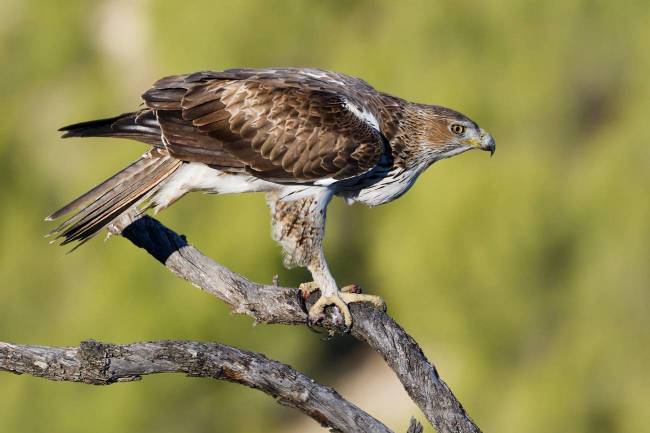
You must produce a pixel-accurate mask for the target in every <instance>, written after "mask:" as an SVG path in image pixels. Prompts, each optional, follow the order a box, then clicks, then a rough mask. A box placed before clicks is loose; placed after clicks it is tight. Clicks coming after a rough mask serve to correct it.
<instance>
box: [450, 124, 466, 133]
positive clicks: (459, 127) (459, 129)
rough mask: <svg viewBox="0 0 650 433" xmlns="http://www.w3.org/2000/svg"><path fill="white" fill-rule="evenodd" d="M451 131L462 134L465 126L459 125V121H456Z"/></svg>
mask: <svg viewBox="0 0 650 433" xmlns="http://www.w3.org/2000/svg"><path fill="white" fill-rule="evenodd" d="M451 132H453V133H454V134H456V135H461V134H462V133H463V132H465V127H464V126H463V125H459V124H458V123H454V124H453V125H451Z"/></svg>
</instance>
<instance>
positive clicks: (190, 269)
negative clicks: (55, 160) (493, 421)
mask: <svg viewBox="0 0 650 433" xmlns="http://www.w3.org/2000/svg"><path fill="white" fill-rule="evenodd" d="M121 234H122V236H124V237H125V238H127V239H129V240H130V241H131V242H132V243H133V244H135V245H137V246H138V247H141V248H144V249H145V250H146V251H147V252H148V253H149V254H151V255H152V256H153V257H155V258H156V259H157V260H158V261H160V262H161V263H163V264H164V265H165V266H166V267H167V268H169V269H170V270H171V271H172V272H174V273H175V274H176V275H178V276H179V277H181V278H183V279H185V280H187V281H189V282H190V283H192V284H193V285H195V286H197V287H199V288H201V289H202V290H204V291H206V292H208V293H210V294H212V295H214V296H216V297H217V298H219V299H221V300H222V301H224V302H226V303H227V304H228V305H229V306H230V307H231V309H232V310H233V311H234V312H235V313H241V314H248V315H250V316H252V317H253V318H255V320H256V321H257V322H261V323H286V324H307V314H306V313H305V310H304V306H303V305H301V301H300V297H299V295H298V293H299V292H298V289H296V288H289V287H279V286H269V285H264V284H258V283H255V282H252V281H249V280H247V279H246V278H244V277H242V276H241V275H239V274H237V273H235V272H233V271H231V270H229V269H228V268H226V267H224V266H222V265H220V264H218V263H216V262H215V261H214V260H212V259H210V258H209V257H207V256H205V255H203V254H202V253H201V252H200V251H199V250H197V249H196V248H194V247H193V246H191V245H189V244H188V243H187V240H186V239H185V237H183V236H180V235H178V234H176V233H175V232H173V231H172V230H170V229H168V228H167V227H165V226H164V225H162V224H161V223H160V222H158V221H157V220H155V219H153V218H151V217H149V216H144V217H142V218H140V219H137V220H136V221H135V222H133V223H132V224H130V225H129V226H128V227H126V229H124V230H123V232H122V233H121ZM316 298H317V295H316V294H314V295H312V298H310V300H308V303H307V304H308V306H309V305H310V302H313V301H314V300H315V299H316ZM350 312H351V313H352V316H353V319H354V323H353V325H352V329H351V334H352V335H353V336H354V337H356V338H357V339H359V340H363V341H365V342H366V343H367V344H368V345H369V346H370V347H372V348H373V349H374V350H376V351H377V352H379V354H381V356H382V357H383V358H384V360H385V361H386V363H387V364H388V365H389V366H390V368H391V369H392V370H393V371H394V372H395V374H396V375H397V377H398V378H399V380H400V381H401V382H402V384H403V386H404V388H405V389H406V392H407V393H408V394H409V396H410V397H411V399H413V401H414V402H415V403H416V404H417V405H418V406H419V407H420V409H421V410H422V412H423V413H424V415H425V416H426V417H427V419H428V420H429V422H430V423H431V424H432V425H433V426H434V427H435V428H436V430H438V432H440V433H452V432H453V433H479V432H480V431H481V430H480V429H479V428H478V426H477V425H476V424H475V423H474V422H473V421H472V419H471V418H470V417H469V415H468V414H467V412H465V409H464V408H463V406H462V405H461V404H460V402H459V401H458V400H457V399H456V397H455V396H454V394H453V393H452V391H451V390H450V389H449V387H448V386H447V384H446V383H445V382H444V381H443V380H442V379H441V378H440V376H439V375H438V372H437V371H436V368H435V367H434V366H433V364H432V363H431V362H429V360H428V359H427V358H426V356H425V355H424V353H423V352H422V349H421V348H420V346H419V345H418V344H417V343H416V342H415V340H414V339H413V338H412V337H411V336H410V335H408V334H407V333H406V332H405V331H404V329H403V328H402V327H401V326H399V325H398V324H397V323H396V322H395V321H394V320H393V319H392V318H391V317H390V316H388V314H386V313H385V312H383V311H380V310H378V309H376V308H373V307H372V306H370V305H368V304H365V303H355V304H351V305H350ZM323 326H324V327H325V328H326V329H328V330H330V331H333V332H337V331H340V329H339V328H337V327H336V325H335V324H334V323H333V322H332V321H330V320H326V321H325V323H324V324H323Z"/></svg>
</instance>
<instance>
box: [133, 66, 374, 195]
mask: <svg viewBox="0 0 650 433" xmlns="http://www.w3.org/2000/svg"><path fill="white" fill-rule="evenodd" d="M319 73H323V74H325V73H324V72H320V71H319ZM335 78H338V77H335ZM344 79H346V80H348V82H347V83H345V82H341V81H340V80H339V81H337V80H336V79H332V77H319V76H318V75H316V74H313V73H312V74H308V73H305V72H304V71H300V72H299V71H298V70H277V71H273V70H271V71H269V70H266V71H264V72H263V73H261V72H259V71H255V70H233V71H224V72H205V73H198V74H193V75H185V76H175V77H168V78H164V79H162V80H160V81H158V82H157V83H156V84H154V86H153V87H152V88H151V89H150V90H149V91H147V92H146V93H145V94H144V95H143V99H144V101H145V103H146V105H147V106H148V107H149V108H150V109H151V110H153V111H154V112H155V114H156V116H157V118H158V122H159V123H160V127H161V130H162V133H163V137H164V140H163V141H164V143H165V145H166V146H167V149H168V151H169V152H170V154H171V155H172V156H174V157H177V158H179V159H183V160H188V161H200V162H203V163H206V164H210V165H214V166H217V167H221V168H226V169H227V168H233V169H244V170H246V171H248V172H250V173H252V174H254V175H255V176H258V177H260V178H263V179H265V180H269V181H274V182H280V183H313V182H316V181H319V180H321V181H322V180H324V179H331V180H333V181H336V180H342V179H346V178H350V177H355V176H359V175H361V174H363V173H365V172H367V171H369V170H371V169H372V168H373V167H375V165H376V164H377V163H378V162H379V161H380V159H381V157H382V155H383V154H384V151H385V148H386V144H385V139H384V137H383V136H382V134H381V133H380V132H379V130H378V127H377V124H376V122H374V125H373V122H372V120H373V115H372V113H371V110H369V109H368V108H367V107H366V106H365V105H364V102H363V96H364V95H363V93H364V92H366V93H369V92H371V91H372V92H374V91H373V90H372V88H371V87H370V86H368V85H367V84H365V83H364V82H363V81H361V80H356V79H351V78H350V77H344ZM350 107H352V108H350Z"/></svg>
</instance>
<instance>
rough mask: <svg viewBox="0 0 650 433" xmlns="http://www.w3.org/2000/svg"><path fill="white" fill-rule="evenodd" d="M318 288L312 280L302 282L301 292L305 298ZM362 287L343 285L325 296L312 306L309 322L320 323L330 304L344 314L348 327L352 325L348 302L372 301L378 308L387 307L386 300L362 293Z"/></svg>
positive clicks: (383, 308)
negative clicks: (331, 294) (333, 292)
mask: <svg viewBox="0 0 650 433" xmlns="http://www.w3.org/2000/svg"><path fill="white" fill-rule="evenodd" d="M316 290H318V287H317V286H316V284H315V283H314V282H313V281H312V282H309V283H302V284H301V285H300V292H301V294H302V296H303V298H304V299H307V298H308V297H309V295H310V294H311V293H312V292H314V291H316ZM360 291H361V290H360V287H359V286H358V285H356V284H352V285H349V286H345V287H343V288H342V289H341V290H340V291H338V292H336V293H335V294H334V295H333V296H323V295H321V297H320V298H318V300H317V301H316V303H314V305H312V306H311V308H310V309H309V312H308V317H309V322H310V323H312V324H315V323H318V322H319V321H320V320H322V319H324V318H325V314H324V313H325V308H326V307H327V306H328V305H334V306H336V307H337V308H338V309H339V311H340V312H341V315H342V316H343V321H344V324H345V326H346V328H350V327H351V326H352V314H350V309H349V308H348V304H350V303H352V302H370V303H371V304H373V305H374V306H376V307H377V308H381V309H382V310H385V309H386V304H385V303H384V300H383V299H382V298H380V297H379V296H374V295H365V294H362V293H360Z"/></svg>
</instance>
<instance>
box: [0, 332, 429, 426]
mask: <svg viewBox="0 0 650 433" xmlns="http://www.w3.org/2000/svg"><path fill="white" fill-rule="evenodd" d="M0 370H6V371H10V372H13V373H17V374H29V375H32V376H38V377H43V378H46V379H49V380H58V381H69V382H83V383H89V384H93V385H110V384H112V383H116V382H130V381H134V380H140V379H141V378H142V376H143V375H147V374H155V373H185V374H187V375H188V376H196V377H211V378H213V379H219V380H226V381H229V382H234V383H239V384H241V385H245V386H248V387H251V388H254V389H258V390H260V391H262V392H264V393H266V394H269V395H271V396H273V397H275V398H276V399H277V402H278V403H280V404H283V405H286V406H291V407H294V408H297V409H299V410H300V411H302V412H303V413H305V414H307V415H309V416H310V417H312V418H313V419H314V420H316V421H318V422H319V423H320V424H321V425H323V426H325V427H330V428H333V429H336V430H338V431H342V432H357V433H365V432H376V433H390V432H391V431H390V430H389V429H388V428H387V427H386V426H385V425H384V424H382V423H381V422H380V421H378V420H376V419H375V418H373V417H372V416H370V415H368V414H367V413H366V412H364V411H363V410H361V409H359V408H358V407H356V406H355V405H353V404H352V403H350V402H348V401H347V400H345V399H343V398H342V397H341V396H340V395H339V394H338V393H337V392H336V391H335V390H333V389H332V388H329V387H326V386H323V385H320V384H318V383H316V382H314V381H313V380H312V379H310V378H309V377H307V376H305V375H304V374H302V373H300V372H298V371H296V370H294V369H293V368H291V367H289V366H288V365H285V364H282V363H280V362H277V361H273V360H270V359H268V358H266V357H265V356H264V355H262V354H259V353H254V352H249V351H246V350H241V349H236V348H234V347H230V346H226V345H223V344H218V343H197V342H192V341H158V342H150V343H133V344H124V345H117V344H104V343H100V342H97V341H84V342H82V343H81V345H80V346H79V347H78V348H77V347H64V348H58V347H45V346H26V345H15V344H9V343H0ZM416 428H417V423H415V422H414V421H413V420H412V421H411V426H410V427H409V431H417V430H414V429H416Z"/></svg>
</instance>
